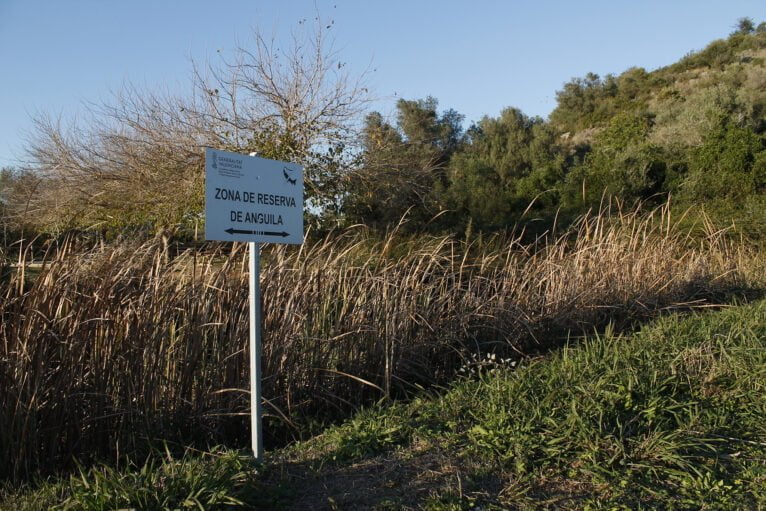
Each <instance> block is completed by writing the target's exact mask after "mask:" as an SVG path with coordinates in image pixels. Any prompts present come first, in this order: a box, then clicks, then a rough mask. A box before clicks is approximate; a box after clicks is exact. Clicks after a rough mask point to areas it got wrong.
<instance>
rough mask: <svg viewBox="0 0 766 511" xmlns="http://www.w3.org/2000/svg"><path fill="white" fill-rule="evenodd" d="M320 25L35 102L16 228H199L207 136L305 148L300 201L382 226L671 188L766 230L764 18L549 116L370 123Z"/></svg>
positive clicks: (324, 212)
mask: <svg viewBox="0 0 766 511" xmlns="http://www.w3.org/2000/svg"><path fill="white" fill-rule="evenodd" d="M311 42H312V43H313V45H314V46H315V47H316V48H317V54H316V55H312V58H311V59H304V58H303V55H301V54H300V51H301V49H300V48H301V46H296V47H295V49H294V53H292V54H289V53H288V54H286V55H283V56H282V57H283V58H282V60H279V59H278V57H279V55H278V52H277V50H275V49H274V48H272V47H271V46H269V45H268V44H267V43H266V42H265V41H264V40H262V39H257V40H256V44H255V48H256V49H255V51H248V50H246V49H243V50H241V53H240V55H239V61H241V62H242V63H241V64H239V65H238V66H230V65H226V64H224V65H223V66H222V67H219V68H213V69H211V70H209V71H208V74H209V75H210V76H212V78H210V79H206V80H203V79H202V78H198V80H197V81H196V82H195V83H194V93H193V94H192V95H191V97H189V98H165V97H158V96H156V95H153V94H144V93H141V92H139V91H136V90H128V91H125V92H124V93H123V94H121V95H119V96H117V97H116V98H115V100H114V103H112V104H109V105H106V106H104V107H102V108H101V109H98V110H96V111H94V112H91V113H92V118H91V119H89V120H88V123H89V124H88V127H87V128H79V127H78V126H74V125H72V126H69V127H67V126H66V125H62V124H61V122H60V121H57V120H54V119H49V118H44V117H43V118H39V119H37V120H36V132H35V133H36V137H35V138H34V139H33V142H32V144H31V146H30V150H29V152H30V161H31V166H30V167H29V168H27V169H19V170H16V171H11V170H8V169H6V171H4V173H3V174H2V175H0V180H2V183H3V192H2V194H1V195H0V204H2V208H3V211H2V213H3V222H4V226H3V228H4V230H6V231H7V229H9V228H13V229H16V230H17V231H18V230H20V229H22V228H24V229H26V231H25V232H26V233H27V234H29V232H33V233H34V232H48V233H54V234H55V233H61V232H64V231H66V230H68V229H72V228H76V229H81V230H82V229H85V230H93V231H96V232H100V233H102V234H108V233H112V234H115V233H122V234H125V233H130V234H132V235H136V234H139V235H140V234H142V233H143V235H144V236H145V235H146V234H147V233H148V234H153V233H154V232H156V231H158V230H162V229H168V228H171V229H178V228H179V227H180V228H181V231H176V235H178V236H191V235H193V233H194V232H196V231H197V230H198V229H199V228H200V227H201V224H202V223H203V222H204V218H202V216H201V213H202V206H203V200H202V183H203V175H202V147H203V146H210V147H218V148H222V149H230V150H238V151H243V152H250V151H257V152H259V154H261V155H263V156H266V157H272V158H281V159H290V160H293V161H296V162H299V163H301V164H303V165H305V167H306V176H307V180H306V185H307V187H306V190H307V198H308V201H309V204H311V208H309V209H307V213H306V214H307V218H308V220H309V225H312V226H313V227H314V228H315V229H317V228H318V229H320V230H322V229H327V228H331V227H339V226H341V227H342V226H348V225H353V224H357V223H362V224H365V225H367V226H369V227H377V228H380V229H381V230H385V229H386V228H390V227H391V226H393V225H396V224H397V223H398V222H399V220H400V219H401V218H402V216H404V215H405V214H407V215H408V217H409V222H408V223H407V228H408V229H410V230H413V231H422V230H430V231H450V232H457V233H463V232H464V231H465V229H466V228H468V227H469V226H470V229H471V230H473V231H494V230H502V229H507V228H508V227H509V226H512V225H515V224H517V223H519V222H522V223H524V222H527V223H528V221H527V220H524V218H522V214H523V213H524V212H525V211H527V209H528V208H530V211H532V212H533V213H534V214H533V215H532V216H531V218H535V219H537V221H538V222H539V221H540V220H543V225H542V227H541V228H542V229H544V228H547V227H549V226H550V223H551V219H552V218H554V217H556V216H558V217H559V221H565V220H566V219H570V220H571V219H572V218H575V217H576V216H578V215H580V214H582V213H584V212H585V211H587V210H588V209H590V208H594V207H596V208H597V207H598V205H599V204H600V203H601V202H602V201H603V200H604V199H610V198H617V199H619V200H621V201H623V203H626V204H628V205H630V204H633V203H635V202H638V201H641V202H644V203H646V202H648V203H650V204H653V205H657V204H660V203H663V202H665V201H666V200H667V199H668V198H669V197H672V198H673V200H674V204H676V207H677V208H678V210H684V209H686V208H688V207H690V206H694V207H698V208H704V209H705V210H706V211H707V214H708V215H710V216H711V217H712V218H713V219H714V221H716V222H718V223H722V224H730V223H732V222H734V224H735V225H736V228H737V230H738V231H739V232H742V233H744V234H746V235H751V236H756V237H760V233H761V232H762V231H763V227H764V225H763V222H764V219H763V215H762V214H761V213H762V211H763V209H764V206H766V199H764V196H766V146H765V145H764V136H765V135H766V121H764V114H766V25H764V24H763V23H761V24H760V25H758V26H757V27H756V26H755V23H753V22H752V21H750V20H748V19H743V20H740V23H739V27H738V29H737V30H736V31H735V32H733V33H732V34H731V35H730V36H729V37H728V38H727V39H725V40H717V41H714V42H712V43H710V44H709V45H708V46H707V47H706V48H704V49H703V50H701V51H698V52H692V53H690V54H688V55H687V56H685V57H683V58H682V59H681V60H679V61H678V62H677V63H675V64H673V65H671V66H668V67H665V68H662V69H657V70H654V71H646V70H644V69H642V68H630V69H628V70H627V71H624V72H623V73H621V74H619V75H608V76H605V77H599V76H597V75H595V74H592V73H591V74H587V75H586V76H585V77H583V78H575V79H573V80H571V81H570V82H568V83H566V84H564V86H563V88H562V89H561V90H560V91H558V93H557V106H556V108H555V110H554V111H553V112H552V113H551V115H550V117H549V119H547V120H546V119H541V118H537V117H529V116H527V115H525V114H524V113H523V112H521V111H520V110H518V109H515V108H507V109H505V110H503V111H502V112H501V113H500V114H499V115H498V116H497V117H491V116H487V117H485V118H483V119H482V120H481V121H479V122H478V123H477V124H475V125H472V126H470V127H467V128H466V127H465V126H464V125H463V117H462V115H460V113H459V112H456V111H454V110H451V109H450V110H446V111H442V112H440V111H439V109H438V101H437V100H436V99H435V98H426V99H420V100H407V99H401V100H399V101H398V103H397V104H396V112H397V113H396V118H395V119H386V118H384V117H383V116H382V115H380V114H379V113H375V112H373V113H370V114H368V115H367V116H366V118H365V120H364V122H363V123H362V126H361V127H360V128H359V127H358V126H357V125H355V124H354V119H356V118H357V117H358V116H359V114H360V113H362V112H363V111H364V106H365V105H366V100H367V96H366V92H367V89H366V88H365V87H364V86H363V84H362V83H361V82H358V81H354V80H352V79H351V78H350V77H349V76H348V75H345V74H338V73H336V72H335V71H337V69H344V66H343V63H342V62H339V61H338V60H337V56H336V54H335V53H333V52H332V51H331V49H325V48H324V47H323V44H324V42H323V39H322V34H321V33H319V34H318V35H317V38H316V40H315V41H311ZM323 50H324V53H322V51H323ZM285 56H287V57H289V58H288V59H285V58H284V57H285ZM197 76H201V74H200V73H199V72H198V74H197ZM229 76H236V77H237V79H236V80H234V79H230V78H229ZM434 218H436V219H435V220H434ZM528 218H529V217H528Z"/></svg>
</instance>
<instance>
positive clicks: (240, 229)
mask: <svg viewBox="0 0 766 511" xmlns="http://www.w3.org/2000/svg"><path fill="white" fill-rule="evenodd" d="M205 239H208V240H219V241H254V242H260V243H292V244H300V243H303V168H302V167H300V166H299V165H296V164H294V163H287V162H282V161H276V160H267V159H265V158H259V157H257V156H245V155H242V154H238V153H232V152H228V151H219V150H217V149H205Z"/></svg>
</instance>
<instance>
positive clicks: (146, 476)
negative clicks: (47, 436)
mask: <svg viewBox="0 0 766 511" xmlns="http://www.w3.org/2000/svg"><path fill="white" fill-rule="evenodd" d="M765 347H766V301H761V302H759V303H756V304H752V305H744V306H740V307H732V308H728V309H726V310H723V311H718V312H710V313H697V314H694V315H691V316H689V315H687V316H668V317H665V318H663V319H661V320H659V321H656V322H654V323H652V324H651V325H649V326H647V327H645V328H644V329H642V330H641V331H639V332H638V333H636V334H634V335H632V336H618V335H610V334H609V333H607V334H605V335H602V336H597V337H594V338H590V339H587V340H582V341H580V342H577V343H575V342H572V343H570V346H569V347H567V348H565V349H562V350H560V351H559V352H557V353H555V354H552V355H550V356H548V357H541V358H538V359H534V360H527V361H525V362H522V363H521V365H520V366H519V367H513V368H511V367H508V366H509V364H507V363H505V362H504V361H502V360H496V359H485V360H479V361H476V362H475V363H474V364H472V365H470V366H468V367H466V371H465V372H466V373H467V376H466V377H465V378H464V379H462V380H461V381H458V382H456V383H455V384H454V385H452V386H450V387H449V388H447V389H444V390H443V391H442V392H441V393H439V394H435V393H431V394H424V395H423V396H421V397H420V398H419V399H416V400H414V401H412V402H409V403H406V404H389V405H383V404H381V405H380V406H377V407H374V408H372V409H368V410H366V411H364V412H362V413H359V414H358V415H356V416H355V418H353V419H352V420H350V421H348V422H346V423H345V424H343V425H341V426H339V427H337V428H333V429H331V430H328V431H326V432H325V433H324V434H322V435H320V436H318V437H316V438H314V439H312V440H310V441H308V442H305V443H301V444H296V445H294V446H292V447H290V448H288V449H284V450H281V451H276V452H273V453H271V454H270V457H269V460H268V461H267V463H266V465H265V466H263V467H260V469H259V470H257V471H254V470H252V468H251V467H250V465H249V463H248V462H247V461H246V458H243V457H242V456H240V455H238V454H237V453H233V452H226V451H220V452H214V453H208V454H205V455H193V454H189V455H187V456H185V457H183V458H181V459H172V458H170V457H167V456H165V457H162V458H161V459H160V458H159V457H158V458H156V459H154V461H151V462H150V463H149V464H148V465H143V464H139V466H136V467H134V468H133V469H121V470H115V469H107V468H100V469H90V470H84V471H83V473H82V474H79V475H77V476H72V477H71V478H69V479H61V480H59V481H57V482H47V483H44V484H42V485H41V486H40V487H38V488H37V489H36V490H35V491H31V490H27V491H21V492H19V491H18V490H15V492H9V493H8V494H7V495H6V497H5V499H6V500H5V503H4V504H3V505H2V506H0V507H2V508H3V509H14V510H19V511H20V510H23V509H43V508H48V507H55V506H56V505H59V506H62V507H63V508H65V509H66V508H69V509H88V510H90V509H93V510H96V509H116V508H127V507H136V508H140V509H164V508H169V509H172V508H184V507H189V508H198V509H201V508H204V509H216V508H224V507H227V506H230V505H234V504H237V503H241V504H242V505H243V506H245V507H250V508H258V509H431V510H441V509H443V510H447V509H594V510H595V509H762V508H766V392H765V390H766V389H764V386H766V350H764V348H765Z"/></svg>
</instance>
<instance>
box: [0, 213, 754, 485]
mask: <svg viewBox="0 0 766 511" xmlns="http://www.w3.org/2000/svg"><path fill="white" fill-rule="evenodd" d="M663 213H664V214H663ZM243 248H244V247H243V245H242V244H237V245H234V246H233V247H230V248H228V249H223V248H221V247H219V248H218V249H217V250H209V249H206V248H204V247H203V249H201V250H198V249H189V250H186V251H184V252H183V253H181V254H174V253H173V250H172V248H171V247H168V246H166V245H164V244H162V243H161V242H160V241H159V240H158V241H153V242H149V243H146V244H143V245H138V244H135V243H132V244H131V243H128V242H123V243H120V244H118V245H114V246H111V245H106V246H104V247H102V246H101V245H96V246H95V247H93V248H92V249H90V250H84V249H83V248H82V247H77V246H76V244H75V240H69V241H67V242H65V243H63V244H62V245H60V246H58V247H53V248H52V249H51V251H50V252H49V254H48V256H47V258H46V260H45V261H44V264H43V267H41V268H36V269H35V270H36V271H37V274H36V275H34V276H32V277H31V278H30V276H29V275H27V274H25V272H29V271H31V270H32V268H28V267H27V265H24V264H22V265H21V266H19V267H18V268H16V269H15V270H14V271H13V272H12V273H11V274H10V276H9V278H8V279H7V281H6V282H5V283H4V284H0V297H1V298H2V300H0V317H2V318H3V320H2V322H0V431H2V432H3V434H1V435H0V457H2V458H3V459H4V460H6V462H5V463H4V464H2V465H0V476H3V477H15V478H19V477H24V476H28V475H30V474H32V473H35V472H36V471H38V470H51V469H54V468H57V467H61V468H64V467H67V466H69V465H70V464H71V463H72V459H73V457H77V458H80V459H81V460H82V461H85V460H86V459H89V458H92V457H104V458H113V457H115V456H119V455H126V454H130V455H132V456H136V455H140V453H141V452H142V451H143V450H145V449H146V448H147V446H149V445H151V444H152V443H156V442H158V441H172V442H174V443H175V442H178V443H180V444H187V445H188V444H194V445H198V446H200V447H204V446H206V445H209V444H217V443H226V444H227V445H243V444H245V442H246V441H247V439H248V438H249V437H248V434H247V428H246V421H245V420H244V419H245V417H243V416H242V414H244V413H246V412H247V410H248V399H247V394H246V392H244V391H243V390H242V389H246V388H247V382H248V372H247V351H246V345H247V339H248V334H247V329H248V322H247V320H246V318H247V293H246V292H244V291H243V290H244V289H246V282H247V274H246V271H247V264H246V258H245V254H246V250H243ZM265 258H266V260H267V262H266V264H264V269H263V271H262V274H261V276H262V287H263V306H264V313H265V316H264V332H265V337H264V347H263V364H264V371H265V379H264V382H263V388H264V396H265V397H266V398H267V400H268V401H267V404H266V407H265V409H266V411H267V413H268V415H269V417H268V419H267V420H268V428H267V430H268V431H269V432H270V434H271V435H272V436H271V439H270V444H271V445H273V444H274V443H277V442H284V441H286V440H288V439H291V438H295V437H297V438H300V437H303V436H305V435H307V434H309V433H311V432H312V431H313V430H315V428H316V427H318V426H321V425H322V424H324V423H326V421H328V420H333V419H337V418H339V417H343V416H346V415H347V414H348V413H350V412H351V411H352V410H353V409H354V408H356V407H358V406H361V405H364V404H365V403H370V402H374V401H375V400H378V399H380V398H392V397H397V396H404V395H406V394H408V393H410V392H411V391H412V390H413V389H417V388H419V387H420V386H427V385H432V384H434V383H445V382H447V381H448V380H449V379H451V377H452V376H453V375H454V374H455V371H456V370H457V369H458V368H459V367H460V365H462V363H463V361H464V360H467V359H470V358H471V357H472V356H483V354H484V353H496V354H497V355H498V356H518V355H519V354H528V353H533V352H537V351H539V350H541V349H545V348H546V347H548V346H551V345H556V344H557V343H559V342H561V340H562V339H564V338H565V337H566V336H567V335H568V332H570V331H574V332H581V331H582V330H591V329H594V328H600V327H603V326H604V325H605V324H606V323H607V322H612V323H614V324H617V325H619V326H620V327H628V326H630V325H632V324H633V323H635V322H637V321H640V320H642V319H646V318H650V317H652V316H654V315H657V314H658V313H660V312H662V311H663V310H668V309H674V308H688V307H694V306H704V305H706V304H710V303H716V302H717V301H719V300H722V299H725V297H726V296H727V295H731V294H741V293H742V292H746V291H747V290H748V289H750V290H756V289H758V288H759V287H760V286H761V285H762V284H763V283H762V280H763V279H762V276H763V274H764V273H766V272H764V260H763V258H762V257H761V256H760V254H759V253H758V252H756V251H753V250H751V249H749V248H748V247H746V246H743V245H741V244H740V243H738V242H737V243H735V242H733V241H731V240H728V239H727V238H726V237H724V236H722V233H720V232H711V233H710V235H709V236H708V237H707V238H706V239H704V240H693V239H691V238H689V237H688V236H686V235H684V234H683V232H682V231H681V230H679V228H678V226H677V225H676V223H675V222H673V221H672V220H671V218H670V217H669V216H668V213H667V210H661V211H657V212H656V216H654V217H643V216H638V215H636V214H623V215H621V216H619V215H617V214H615V215H614V216H609V215H608V214H606V213H604V214H603V215H601V216H594V217H586V218H583V219H582V220H581V221H580V222H579V223H578V224H576V225H575V226H574V227H573V228H572V229H571V230H568V231H566V232H563V233H561V235H559V236H557V237H552V238H550V239H542V240H540V241H539V244H538V246H534V245H525V244H521V243H520V242H519V241H518V240H517V239H513V238H505V237H495V238H491V239H486V238H477V239H476V240H471V241H460V240H456V239H454V238H451V237H432V238H429V239H426V238H424V237H422V236H421V237H418V238H408V237H402V236H401V235H396V234H392V235H391V236H389V237H387V238H385V239H382V240H380V239H377V238H376V237H375V236H373V235H371V234H369V232H368V231H365V230H362V229H359V228H357V229H353V230H351V231H348V232H346V233H345V234H344V235H343V236H341V235H338V234H337V233H336V234H334V235H331V236H328V237H327V238H326V239H325V240H323V241H320V242H308V243H307V244H306V245H304V246H303V247H302V248H301V249H300V250H298V249H291V250H288V249H286V248H285V247H284V246H282V247H278V248H277V247H274V249H273V250H271V251H268V252H267V253H266V256H265Z"/></svg>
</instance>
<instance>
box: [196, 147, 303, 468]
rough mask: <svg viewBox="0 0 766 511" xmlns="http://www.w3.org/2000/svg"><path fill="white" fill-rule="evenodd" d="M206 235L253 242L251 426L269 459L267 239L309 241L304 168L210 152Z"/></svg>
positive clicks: (258, 455)
mask: <svg viewBox="0 0 766 511" xmlns="http://www.w3.org/2000/svg"><path fill="white" fill-rule="evenodd" d="M205 239H206V240H220V241H245V242H248V245H249V252H250V254H249V255H250V261H249V276H248V279H249V302H250V343H249V348H250V427H251V441H252V448H253V455H254V456H255V459H256V461H259V462H260V461H263V426H262V424H261V417H262V416H263V414H262V409H261V407H262V403H261V401H262V399H261V379H262V374H261V325H262V317H261V316H262V310H261V279H260V273H261V243H289V244H301V243H303V169H302V168H301V167H300V166H298V165H295V164H293V163H288V162H283V161H276V160H267V159H265V158H258V157H256V156H244V155H242V154H238V153H231V152H227V151H219V150H216V149H206V150H205Z"/></svg>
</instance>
